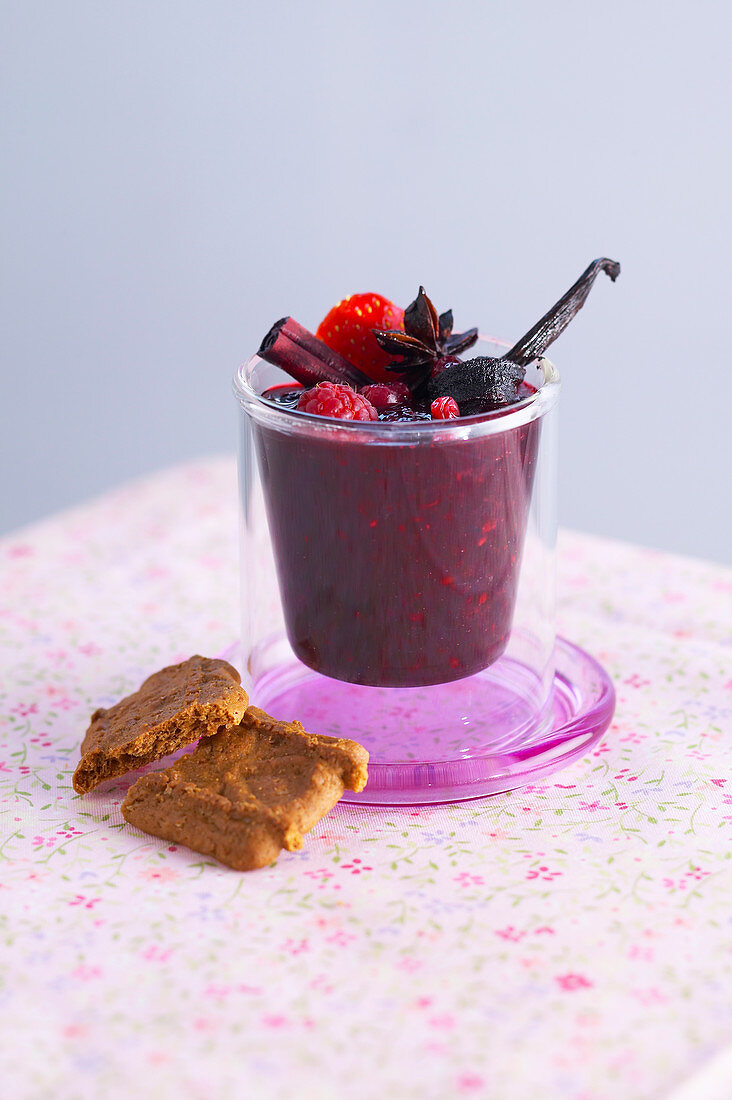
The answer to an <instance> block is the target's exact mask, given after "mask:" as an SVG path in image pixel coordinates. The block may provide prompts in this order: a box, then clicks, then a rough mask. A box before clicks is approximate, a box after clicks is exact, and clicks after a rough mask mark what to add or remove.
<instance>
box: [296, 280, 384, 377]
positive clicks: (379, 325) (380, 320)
mask: <svg viewBox="0 0 732 1100" xmlns="http://www.w3.org/2000/svg"><path fill="white" fill-rule="evenodd" d="M403 323H404V310H402V309H400V308H399V306H396V305H394V303H393V302H390V301H389V299H388V298H384V297H382V296H381V295H380V294H351V296H350V297H349V298H344V299H343V301H341V302H338V304H337V305H335V306H333V308H332V309H331V310H330V312H329V313H327V314H326V316H325V317H324V318H323V320H322V321H321V322H320V324H319V325H318V329H317V333H316V335H317V337H318V339H320V340H322V341H323V343H325V344H327V345H328V347H329V348H332V350H333V351H337V352H339V353H340V355H342V356H343V357H344V358H345V359H347V360H348V361H349V363H352V364H353V366H355V367H357V368H358V369H359V370H361V371H363V373H364V374H366V375H368V377H369V378H372V379H373V380H374V382H389V381H391V378H390V376H389V373H388V372H387V370H386V368H387V366H388V365H389V363H390V362H391V356H390V355H389V354H388V353H387V352H385V351H382V349H381V348H380V347H379V345H378V343H377V341H376V337H375V336H374V334H373V332H372V329H383V328H389V329H401V327H402V325H403Z"/></svg>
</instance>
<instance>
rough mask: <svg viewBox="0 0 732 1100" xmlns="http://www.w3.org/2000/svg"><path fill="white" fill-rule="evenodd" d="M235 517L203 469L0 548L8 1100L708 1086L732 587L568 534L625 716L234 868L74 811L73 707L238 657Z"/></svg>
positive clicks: (102, 813)
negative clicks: (545, 767)
mask: <svg viewBox="0 0 732 1100" xmlns="http://www.w3.org/2000/svg"><path fill="white" fill-rule="evenodd" d="M235 510H236V489H235V470H234V464H233V461H232V460H230V459H228V458H222V459H213V460H210V461H207V462H202V463H198V464H195V465H191V466H186V467H178V468H176V469H173V470H170V471H166V472H164V473H162V474H158V475H156V476H154V477H152V478H149V479H147V480H145V481H142V482H139V483H136V484H133V485H129V486H126V487H124V488H122V489H120V490H118V491H115V492H113V493H110V494H108V495H107V496H105V497H103V498H101V499H99V500H97V501H94V502H92V503H90V504H88V505H85V506H83V507H81V508H78V509H75V510H74V511H71V512H67V513H64V514H61V515H58V516H55V517H52V518H51V519H49V520H47V521H44V522H43V523H40V524H37V525H35V526H33V527H31V528H28V529H26V530H24V531H21V532H18V533H16V534H15V535H13V536H11V537H9V538H6V539H4V540H3V541H2V542H1V543H0V562H2V568H1V571H0V590H1V592H2V598H1V601H0V654H1V662H2V669H3V675H2V681H1V684H0V688H1V689H2V690H1V691H0V781H1V791H0V797H1V801H0V813H1V814H2V833H1V835H0V915H1V919H2V926H3V932H2V939H1V942H2V954H1V956H0V975H1V977H2V985H0V1005H1V1006H2V1014H3V1033H4V1034H3V1039H4V1047H5V1049H4V1059H3V1074H4V1082H5V1083H4V1088H3V1090H2V1091H3V1093H4V1094H5V1095H12V1096H14V1097H25V1096H31V1097H36V1096H38V1097H46V1096H51V1095H53V1096H54V1097H56V1098H64V1097H87V1096H90V1097H92V1096H93V1097H100V1096H104V1097H117V1096H122V1095H126V1094H127V1093H128V1092H130V1090H134V1093H136V1094H137V1095H140V1096H156V1097H161V1096H168V1095H171V1096H172V1095H174V1094H175V1095H176V1096H181V1097H191V1098H196V1100H198V1098H209V1097H216V1098H218V1097H229V1096H237V1097H238V1096H247V1097H249V1096H251V1097H255V1096H257V1097H258V1096H263V1097H271V1096H277V1097H281V1098H287V1097H290V1096H293V1097H294V1096H297V1097H310V1096H318V1097H321V1098H323V1097H331V1096H332V1097H343V1096H348V1097H364V1098H371V1097H400V1098H401V1097H405V1098H410V1097H419V1098H420V1100H424V1098H428V1097H430V1098H431V1097H440V1098H442V1097H450V1096H475V1097H497V1098H501V1100H503V1098H507V1100H523V1098H529V1097H531V1098H532V1100H535V1098H536V1097H541V1098H551V1100H553V1098H561V1100H601V1098H605V1097H623V1098H625V1100H634V1098H641V1097H642V1098H644V1100H647V1098H649V1097H659V1098H660V1097H666V1096H668V1095H669V1094H670V1093H671V1092H672V1090H673V1089H674V1088H677V1087H678V1086H679V1083H683V1082H684V1081H686V1080H688V1079H692V1078H693V1075H694V1074H695V1073H697V1072H699V1071H700V1069H701V1072H704V1070H703V1067H704V1065H705V1064H706V1063H707V1062H708V1061H709V1059H711V1058H712V1057H713V1056H714V1055H716V1054H717V1053H718V1052H719V1051H720V1050H721V1049H723V1048H724V1046H725V1045H726V1044H727V1043H728V1042H729V1037H730V1028H731V1027H732V999H731V998H730V995H729V990H730V988H732V774H731V773H730V764H731V763H732V737H730V733H732V728H731V727H732V721H731V719H732V655H731V653H730V648H731V646H732V573H730V572H729V571H726V570H724V569H723V568H721V567H720V566H716V565H709V564H705V563H702V562H697V561H691V560H687V559H682V558H678V557H671V556H668V555H665V554H662V553H658V552H654V551H649V550H644V549H640V548H637V547H631V546H628V545H624V544H621V543H615V542H610V541H606V540H601V539H597V538H590V537H587V536H584V535H578V534H570V533H567V532H563V533H562V536H561V538H560V545H559V580H560V603H559V627H560V631H561V633H562V634H564V635H565V636H567V637H568V638H570V639H571V640H572V641H575V642H578V643H579V644H580V645H582V646H584V647H585V648H587V649H588V650H590V652H592V653H593V654H594V655H595V656H596V657H598V658H599V659H600V660H601V661H602V662H603V663H604V664H605V666H606V667H607V669H608V670H609V671H610V673H611V674H612V676H613V678H614V680H615V684H616V688H617V692H618V707H617V712H616V715H615V721H614V722H613V724H612V727H611V729H610V731H609V732H608V734H607V736H606V737H605V738H604V740H603V741H602V742H601V743H600V744H599V745H598V746H596V747H595V750H594V751H593V752H591V753H590V754H589V755H588V756H586V757H585V758H584V759H582V760H581V761H579V762H577V763H575V764H573V765H572V766H571V767H568V768H567V769H565V770H564V771H563V772H560V773H558V774H556V775H554V776H552V777H551V778H550V779H548V780H545V781H543V782H542V783H541V784H539V785H535V786H529V787H525V788H524V789H522V790H519V791H515V792H513V793H511V794H507V795H500V796H496V797H493V798H489V799H482V800H478V801H474V802H467V803H463V804H459V805H451V806H439V807H434V808H432V807H430V808H427V807H419V808H408V807H407V808H404V809H392V808H372V807H368V808H366V807H363V808H362V807H347V806H336V808H335V809H334V810H333V811H332V812H331V813H330V814H329V815H328V816H327V817H326V818H324V819H323V821H322V822H321V823H320V824H319V825H318V826H316V828H315V829H314V830H313V832H312V833H311V834H310V836H309V837H308V838H307V843H306V846H305V848H304V850H303V851H302V852H299V853H283V855H282V856H281V858H280V859H279V860H278V862H277V864H276V865H275V866H272V867H269V868H266V869H264V870H262V871H258V872H255V873H251V874H246V875H241V874H237V873H236V872H234V871H230V870H229V869H227V868H225V867H222V866H221V865H219V864H217V863H215V862H213V861H211V860H208V859H205V858H202V857H201V856H199V855H197V854H196V853H193V852H191V851H189V850H188V849H185V848H182V847H177V848H176V847H175V846H172V845H169V844H167V843H166V842H164V841H160V840H157V839H154V838H151V837H149V836H146V835H145V834H143V833H141V832H139V831H138V830H136V829H134V828H132V827H130V826H128V825H126V824H125V823H124V822H123V820H122V818H121V814H120V809H119V806H120V802H121V800H122V797H123V795H124V791H125V790H126V787H127V785H128V784H127V783H117V784H106V785H105V786H104V787H103V788H101V789H100V790H98V791H96V792H94V793H92V794H91V795H87V796H86V797H84V798H82V797H79V796H78V795H76V794H75V793H74V791H73V789H72V786H71V774H72V772H73V769H74V767H75V764H76V762H77V760H78V754H79V743H80V739H81V737H82V735H83V733H84V730H85V728H86V725H87V723H88V718H89V714H90V713H91V711H92V710H94V709H95V708H96V707H97V706H103V705H109V704H110V703H112V702H113V701H115V700H116V699H117V698H119V697H120V696H121V695H122V694H125V693H127V692H128V691H130V690H133V689H134V688H135V687H136V686H137V685H138V684H139V682H140V679H141V677H142V675H144V674H147V673H149V672H152V671H154V670H155V669H157V668H159V667H161V666H162V665H164V664H168V663H170V662H172V661H178V660H182V659H184V658H185V657H187V656H189V655H190V654H191V653H194V652H201V653H204V654H209V655H210V654H215V653H217V652H220V651H221V650H222V649H223V648H225V647H226V646H227V645H228V644H229V643H230V642H231V641H232V639H233V638H234V637H235V636H236V634H237V620H238V581H237V547H236V538H237V534H236V514H235ZM730 1094H732V1093H729V1092H728V1093H726V1094H725V1095H727V1096H729V1095H730ZM711 1095H712V1093H711V1092H706V1093H705V1096H711Z"/></svg>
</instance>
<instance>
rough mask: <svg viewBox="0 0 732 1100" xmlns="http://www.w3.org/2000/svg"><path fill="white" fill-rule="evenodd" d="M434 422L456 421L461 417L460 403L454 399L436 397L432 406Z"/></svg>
mask: <svg viewBox="0 0 732 1100" xmlns="http://www.w3.org/2000/svg"><path fill="white" fill-rule="evenodd" d="M430 412H431V413H432V419H433V420H456V419H457V418H458V417H459V416H460V409H459V408H458V403H457V401H455V399H454V398H453V397H436V398H435V400H434V401H433V402H432V404H431V405H430Z"/></svg>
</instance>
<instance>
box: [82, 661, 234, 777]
mask: <svg viewBox="0 0 732 1100" xmlns="http://www.w3.org/2000/svg"><path fill="white" fill-rule="evenodd" d="M240 680H241V677H240V676H239V673H238V672H237V671H236V669H235V668H233V667H232V666H231V665H230V664H228V663H227V662H226V661H218V660H212V659H210V658H208V657H198V656H196V657H190V658H189V659H188V660H187V661H183V663H182V664H179V665H170V666H169V667H168V668H163V669H161V670H160V672H156V673H154V674H153V675H152V676H150V677H148V679H147V680H145V683H144V684H143V685H142V687H141V688H140V690H139V691H136V692H135V694H134V695H128V696H127V698H126V699H122V700H121V701H120V702H119V703H115V705H114V706H113V707H110V708H109V710H104V709H100V710H97V711H95V712H94V714H92V718H91V725H90V726H89V729H88V730H87V731H86V735H85V737H84V740H83V741H82V744H81V760H80V761H79V764H78V766H77V768H76V771H75V772H74V779H73V783H74V790H76V791H78V792H79V793H80V794H85V793H86V792H87V791H90V790H91V789H92V788H93V787H96V786H97V785H98V784H99V783H103V782H104V780H105V779H113V778H114V777H115V776H118V775H124V773H125V772H128V771H132V769H133V768H141V767H142V766H143V764H149V763H150V762H151V761H152V760H160V758H161V757H163V756H167V755H168V753H169V752H175V751H176V749H180V748H182V747H183V746H184V745H189V744H190V743H191V742H192V741H196V740H197V739H198V738H199V737H206V736H210V735H211V734H214V733H216V732H217V731H219V730H222V729H226V728H227V727H228V726H233V725H236V723H237V722H239V721H240V720H241V717H242V715H243V714H244V712H245V710H246V709H247V703H248V702H249V697H248V695H247V693H246V692H245V691H244V688H243V687H242V686H241V683H240Z"/></svg>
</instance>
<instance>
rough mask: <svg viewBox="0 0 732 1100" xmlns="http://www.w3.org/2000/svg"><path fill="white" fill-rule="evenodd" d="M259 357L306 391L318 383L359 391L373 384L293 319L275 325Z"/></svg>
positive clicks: (259, 352)
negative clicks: (327, 383)
mask: <svg viewBox="0 0 732 1100" xmlns="http://www.w3.org/2000/svg"><path fill="white" fill-rule="evenodd" d="M257 354H258V355H259V356H261V358H262V359H266V360H267V362H268V363H272V364H274V366H276V367H281V368H282V370H285V371H287V373H288V374H291V375H292V377H293V378H296V379H297V381H298V382H301V383H302V385H303V386H306V387H310V386H315V385H317V383H318V382H336V383H339V384H341V385H342V384H344V383H345V384H346V385H348V386H353V387H354V389H355V388H356V387H358V386H366V385H368V384H369V382H370V381H371V379H370V378H367V376H366V375H365V374H363V373H362V372H361V371H360V370H358V368H357V367H354V366H353V365H352V364H351V363H349V362H348V360H347V359H344V358H343V356H342V355H340V354H339V353H338V352H337V351H333V349H332V348H329V347H328V345H327V344H324V343H323V341H322V340H319V339H318V337H317V336H313V334H312V332H308V330H307V329H306V328H303V326H302V325H300V324H298V322H297V321H295V320H293V318H292V317H283V318H281V320H279V321H276V322H275V323H274V325H272V328H271V329H270V330H269V332H268V333H267V335H266V336H265V338H264V340H262V346H261V347H260V349H259V351H258V353H257Z"/></svg>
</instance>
